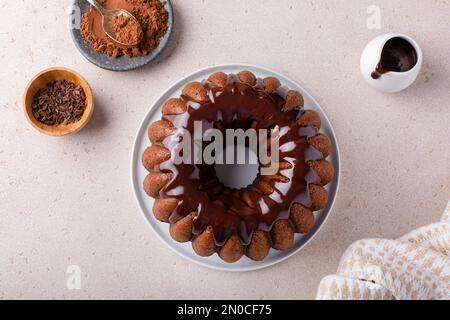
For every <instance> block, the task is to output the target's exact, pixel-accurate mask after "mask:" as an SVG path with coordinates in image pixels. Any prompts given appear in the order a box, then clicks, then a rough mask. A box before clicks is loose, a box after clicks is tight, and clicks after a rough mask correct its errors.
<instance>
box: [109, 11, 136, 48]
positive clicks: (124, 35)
mask: <svg viewBox="0 0 450 320" xmlns="http://www.w3.org/2000/svg"><path fill="white" fill-rule="evenodd" d="M112 31H113V32H114V35H115V36H116V40H118V41H119V42H120V43H124V44H126V45H131V44H135V43H138V42H139V40H140V37H141V26H140V25H139V22H137V21H136V20H135V19H133V18H130V17H125V16H123V15H120V16H117V17H115V18H114V20H113V24H112Z"/></svg>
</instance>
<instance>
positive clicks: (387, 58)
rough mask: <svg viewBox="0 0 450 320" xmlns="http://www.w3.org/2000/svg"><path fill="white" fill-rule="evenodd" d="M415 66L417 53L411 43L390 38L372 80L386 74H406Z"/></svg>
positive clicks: (401, 39)
mask: <svg viewBox="0 0 450 320" xmlns="http://www.w3.org/2000/svg"><path fill="white" fill-rule="evenodd" d="M416 64H417V52H416V49H414V47H413V46H412V44H411V43H409V42H408V41H406V40H405V39H403V38H398V37H397V38H392V39H391V40H389V41H388V42H386V44H385V45H384V48H383V51H382V53H381V59H380V62H379V63H378V65H377V67H376V69H375V71H374V72H372V78H373V79H375V80H376V79H379V78H380V77H381V76H382V75H383V74H385V73H388V72H391V71H393V72H406V71H409V70H411V69H412V68H414V67H415V65H416Z"/></svg>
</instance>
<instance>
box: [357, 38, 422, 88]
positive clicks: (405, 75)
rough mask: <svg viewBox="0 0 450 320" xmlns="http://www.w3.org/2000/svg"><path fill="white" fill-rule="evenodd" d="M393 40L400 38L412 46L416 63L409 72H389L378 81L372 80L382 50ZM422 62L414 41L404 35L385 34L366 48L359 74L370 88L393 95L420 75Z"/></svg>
mask: <svg viewBox="0 0 450 320" xmlns="http://www.w3.org/2000/svg"><path fill="white" fill-rule="evenodd" d="M393 38H402V39H403V40H406V41H407V42H409V43H410V44H411V45H412V46H413V48H414V49H415V50H416V54H417V63H416V64H415V66H414V67H413V68H412V69H411V70H409V71H405V72H394V71H390V72H387V73H385V74H383V75H382V76H380V77H379V78H378V79H374V78H373V77H372V73H373V72H374V71H375V70H376V68H377V65H378V63H379V62H380V60H381V54H382V52H383V49H384V47H385V45H386V43H387V42H388V41H389V40H391V39H393ZM422 62H423V54H422V50H421V48H420V46H419V45H418V44H417V42H416V41H415V40H414V39H412V38H411V37H409V36H407V35H404V34H398V33H387V34H383V35H380V36H378V37H376V38H375V39H373V40H372V41H371V42H369V44H368V45H367V46H366V48H365V49H364V51H363V53H362V56H361V72H362V75H363V77H364V79H365V80H366V81H367V83H369V85H370V86H372V87H374V88H375V89H377V90H380V91H383V92H389V93H394V92H399V91H402V90H404V89H406V88H408V87H409V86H410V85H411V84H412V83H413V82H414V81H415V80H416V78H417V76H418V75H419V73H420V69H421V68H422Z"/></svg>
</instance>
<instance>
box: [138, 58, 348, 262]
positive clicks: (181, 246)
mask: <svg viewBox="0 0 450 320" xmlns="http://www.w3.org/2000/svg"><path fill="white" fill-rule="evenodd" d="M242 70H249V71H251V72H253V73H254V74H255V75H256V76H257V77H261V78H265V77H269V76H274V77H277V78H278V79H279V80H280V81H281V83H282V84H283V85H285V86H287V87H289V88H290V89H292V90H298V91H299V92H301V93H302V94H303V96H304V99H305V108H306V109H312V110H316V111H317V112H319V114H320V116H321V118H322V130H321V131H322V132H324V133H326V134H327V135H328V136H329V137H330V139H331V142H332V145H333V153H332V155H331V156H330V157H329V161H331V162H332V163H333V165H334V168H335V171H336V176H335V178H334V180H333V182H332V183H330V184H329V185H328V186H327V187H326V189H327V190H328V192H329V195H330V197H329V203H328V206H327V207H326V208H325V209H323V210H321V211H318V212H315V213H314V215H315V220H316V224H315V226H314V229H313V230H312V231H311V232H310V233H309V234H306V235H300V234H296V235H295V242H294V246H293V247H292V248H291V249H290V250H287V251H277V250H274V249H271V251H270V253H269V256H268V257H267V258H266V259H264V260H263V261H259V262H255V261H252V260H250V259H248V258H247V257H245V256H244V257H242V258H241V260H239V261H238V262H236V263H233V264H228V263H226V262H224V261H222V260H221V259H220V258H219V257H218V256H217V254H214V255H213V256H211V257H207V258H203V257H200V256H198V255H197V254H196V253H195V252H194V250H193V249H192V245H191V243H190V242H188V243H178V242H176V241H175V240H173V239H172V237H171V236H170V234H169V224H167V223H162V222H159V221H158V220H156V218H155V217H154V216H153V214H152V207H153V203H154V199H152V198H150V197H149V196H148V195H147V194H146V193H145V191H144V189H143V187H142V186H143V181H144V179H145V177H146V176H147V174H148V172H147V171H146V170H145V168H144V167H143V165H142V163H141V156H142V153H143V152H144V150H145V149H146V148H147V147H148V146H150V145H151V143H150V140H149V138H148V136H147V128H148V127H149V126H150V124H151V123H152V122H154V121H157V120H160V119H161V107H162V105H163V103H164V102H165V101H166V100H167V99H169V98H174V97H178V96H179V95H180V94H181V90H182V88H183V87H184V85H186V84H187V83H189V82H192V81H203V80H204V79H207V78H208V76H209V75H210V74H212V73H214V72H218V71H222V72H225V73H227V74H230V73H235V74H236V73H238V72H239V71H242ZM339 172H340V157H339V148H338V143H337V139H336V135H335V133H334V130H333V127H332V125H331V123H330V121H329V119H328V117H327V116H326V115H325V112H324V111H323V109H322V108H321V107H320V105H319V104H318V103H317V101H316V100H314V98H313V97H312V96H311V95H310V94H309V93H308V92H307V91H306V90H305V89H304V88H303V87H302V86H300V85H299V84H298V83H296V82H294V81H293V80H291V79H289V78H287V77H285V76H284V75H282V74H279V73H277V72H275V71H272V70H269V69H266V68H263V67H259V66H255V65H248V64H227V65H220V66H215V67H209V68H206V69H202V70H199V71H196V72H194V73H192V74H190V75H188V76H186V77H184V78H183V79H181V80H179V81H178V82H176V83H175V84H173V85H172V86H170V87H169V88H168V89H167V90H166V91H165V92H164V93H163V94H162V95H161V96H160V97H159V98H158V99H157V100H156V101H155V102H154V103H153V104H152V105H151V106H150V109H149V111H148V112H147V114H146V115H145V117H144V120H143V121H142V123H141V125H140V126H139V129H138V132H137V135H136V139H135V142H134V146H133V151H132V157H131V179H132V186H133V190H134V194H135V196H136V200H137V202H138V204H139V208H140V209H141V211H142V213H143V214H144V216H145V218H146V220H147V221H148V222H149V223H150V225H151V227H152V229H153V231H155V233H156V234H157V236H158V237H159V238H160V239H161V240H162V241H163V242H164V243H165V244H166V245H167V246H168V247H169V248H170V249H172V250H173V251H175V252H176V253H178V254H179V255H181V256H182V257H184V258H186V259H188V260H190V261H192V262H194V263H197V264H199V265H202V266H204V267H208V268H212V269H217V270H224V271H252V270H257V269H262V268H266V267H269V266H272V265H274V264H276V263H279V262H281V261H284V260H286V259H288V258H289V257H291V256H292V255H294V254H295V253H297V252H298V251H300V250H301V249H302V248H303V247H304V246H305V245H306V244H307V243H308V242H309V241H311V239H312V238H313V237H314V236H315V235H316V234H317V233H318V232H319V230H320V229H321V227H322V226H323V224H324V223H325V221H326V219H327V218H328V216H329V215H330V213H331V210H332V208H333V205H334V202H335V200H336V196H337V192H338V188H339V180H340V174H339Z"/></svg>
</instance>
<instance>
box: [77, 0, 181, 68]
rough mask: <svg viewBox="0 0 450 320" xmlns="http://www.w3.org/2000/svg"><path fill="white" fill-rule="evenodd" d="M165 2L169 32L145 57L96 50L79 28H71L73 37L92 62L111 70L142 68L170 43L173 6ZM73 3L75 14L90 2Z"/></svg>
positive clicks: (81, 12) (82, 10) (84, 54)
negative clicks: (118, 56) (120, 55)
mask: <svg viewBox="0 0 450 320" xmlns="http://www.w3.org/2000/svg"><path fill="white" fill-rule="evenodd" d="M165 2H166V5H165V8H166V10H167V12H168V13H169V22H168V26H169V28H168V29H167V32H166V34H165V35H164V37H163V38H162V39H161V41H160V43H159V46H158V47H157V48H156V49H155V50H153V51H152V52H151V53H150V54H149V55H147V56H145V57H135V58H129V57H126V56H123V57H120V58H111V57H110V56H107V55H106V54H102V53H98V52H95V51H94V50H93V49H92V48H91V46H90V45H89V44H88V43H87V42H86V41H84V39H83V38H82V37H81V33H80V29H79V28H71V29H70V33H71V35H72V39H73V41H74V43H75V45H76V46H77V48H78V50H80V52H81V54H82V55H83V56H84V57H85V58H86V59H87V60H89V61H90V62H92V63H93V64H95V65H96V66H98V67H100V68H103V69H106V70H111V71H129V70H134V69H137V68H140V67H142V66H144V65H146V64H148V63H149V62H150V61H152V60H154V59H155V58H156V57H157V56H158V55H159V54H160V53H161V52H162V51H163V50H164V48H165V47H166V46H167V44H168V43H169V40H170V36H171V34H172V28H173V8H172V4H171V2H170V1H169V0H166V1H165ZM72 5H73V7H74V8H76V9H75V11H74V12H75V14H77V13H78V12H80V14H81V15H83V13H84V12H86V10H87V9H88V7H89V5H90V4H89V3H88V2H87V1H85V0H73V1H72ZM72 18H73V17H72V16H71V17H70V19H72Z"/></svg>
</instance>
